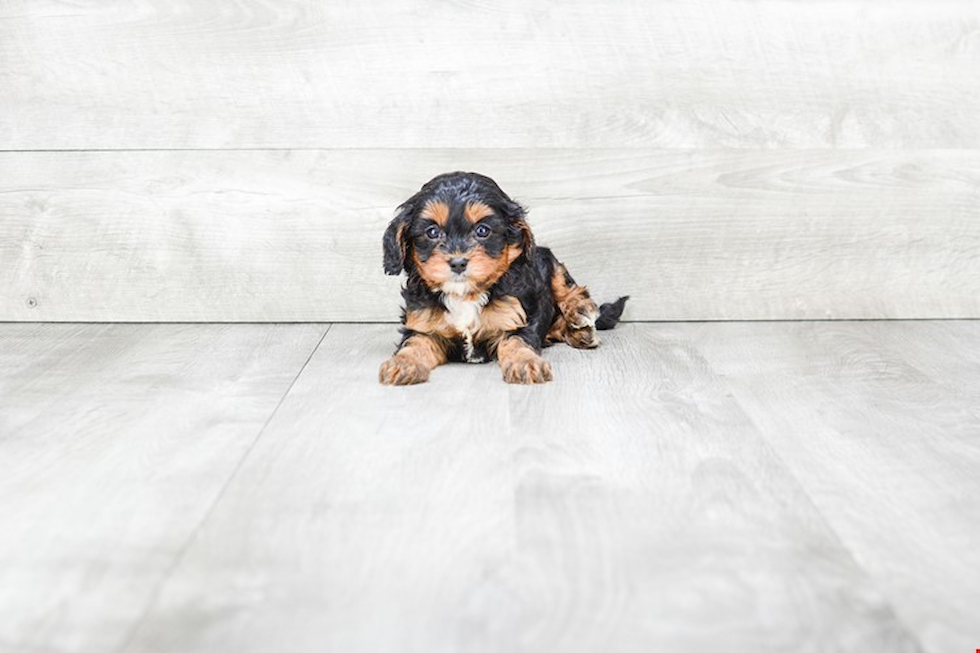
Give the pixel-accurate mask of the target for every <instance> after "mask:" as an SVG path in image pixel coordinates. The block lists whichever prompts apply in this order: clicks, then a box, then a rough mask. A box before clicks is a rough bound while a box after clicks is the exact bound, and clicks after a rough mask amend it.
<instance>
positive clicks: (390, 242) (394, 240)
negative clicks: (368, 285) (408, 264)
mask: <svg viewBox="0 0 980 653" xmlns="http://www.w3.org/2000/svg"><path fill="white" fill-rule="evenodd" d="M414 208H415V207H414V206H412V205H411V204H409V203H406V204H402V205H401V206H399V207H398V213H397V215H395V218H394V219H393V220H392V221H391V223H390V224H389V225H388V228H387V229H385V235H384V238H383V239H382V245H383V247H384V265H385V274H391V275H397V274H399V273H401V271H402V269H404V267H405V249H406V241H405V229H407V228H408V225H409V224H410V223H411V221H412V213H413V212H414Z"/></svg>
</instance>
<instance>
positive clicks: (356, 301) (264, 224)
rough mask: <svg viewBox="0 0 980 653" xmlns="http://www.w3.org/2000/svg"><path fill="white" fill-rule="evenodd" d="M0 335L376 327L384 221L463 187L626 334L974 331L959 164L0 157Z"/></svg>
mask: <svg viewBox="0 0 980 653" xmlns="http://www.w3.org/2000/svg"><path fill="white" fill-rule="evenodd" d="M0 169H2V170H3V171H4V174H3V175H0V279H3V280H4V283H3V284H0V320H13V321H24V320H28V321H42V320H53V321H73V320H76V321H392V320H396V319H397V316H398V304H399V302H400V298H399V294H398V287H399V284H400V281H399V280H397V279H394V278H390V277H385V276H384V275H383V273H382V270H381V234H382V232H383V230H384V228H385V226H386V224H387V222H388V220H389V219H390V218H391V216H392V214H393V209H394V207H395V206H396V205H397V204H399V203H400V202H401V201H403V200H404V199H406V198H407V197H408V196H409V195H410V194H411V193H412V192H414V190H415V189H417V188H418V186H419V185H420V184H421V183H422V182H423V181H425V180H426V179H428V178H429V177H431V176H432V175H434V174H437V173H439V172H444V171H446V170H452V169H474V170H479V171H482V172H485V173H487V174H490V175H491V176H494V177H495V178H497V180H498V181H499V182H500V183H501V185H502V186H503V188H504V189H506V190H507V191H509V192H510V193H511V194H512V195H513V196H514V197H516V198H518V199H519V200H521V201H523V202H524V203H525V204H527V205H528V206H529V207H530V209H531V212H530V222H531V225H532V227H533V228H534V230H535V233H536V235H537V237H538V241H539V242H540V243H542V244H545V245H548V246H550V247H552V248H553V249H554V250H555V252H556V253H557V254H558V256H559V257H560V258H561V259H563V260H564V261H565V262H566V263H567V264H568V266H569V269H570V270H571V272H572V273H573V275H574V276H575V277H576V279H577V280H579V281H580V282H582V283H585V284H587V285H588V286H589V287H590V288H591V289H592V290H593V294H594V295H595V296H596V297H597V298H599V299H600V300H603V301H605V300H608V299H612V298H615V297H618V296H619V295H622V294H629V295H631V296H632V298H633V299H632V300H631V303H630V305H629V306H628V308H627V312H626V319H630V320H714V319H806V318H939V317H945V318H959V317H978V316H980V203H978V201H977V198H978V197H980V150H922V151H892V150H869V151H829V150H809V151H799V152H773V151H743V150H734V151H732V150H712V151H704V152H678V151H671V150H622V149H601V150H564V149H561V150H536V149H535V150H510V149H503V150H455V149H450V150H324V151H305V150H304V151H234V152H232V151H221V152H200V151H166V152H165V151H151V152H32V153H26V152H8V153H0Z"/></svg>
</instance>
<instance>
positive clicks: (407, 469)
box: [125, 325, 918, 653]
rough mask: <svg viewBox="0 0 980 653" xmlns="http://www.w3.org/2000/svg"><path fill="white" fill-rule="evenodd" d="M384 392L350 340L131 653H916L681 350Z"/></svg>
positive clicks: (298, 387)
mask: <svg viewBox="0 0 980 653" xmlns="http://www.w3.org/2000/svg"><path fill="white" fill-rule="evenodd" d="M604 337H605V339H606V344H605V346H604V347H603V348H600V349H599V350H597V351H594V352H581V351H573V350H570V349H568V348H566V347H556V348H553V349H549V350H548V351H547V352H546V356H547V357H548V358H549V359H550V360H551V361H552V363H553V365H554V370H555V377H556V380H555V381H554V382H553V383H551V384H548V385H547V386H543V387H535V388H527V387H509V386H506V385H505V384H503V383H502V382H501V381H500V378H499V371H498V370H497V369H496V368H495V366H492V365H484V366H467V365H462V364H458V365H451V366H448V367H442V368H439V369H437V370H436V371H435V372H434V373H433V375H432V380H431V382H430V383H429V384H426V385H422V386H416V387H411V388H391V387H382V386H380V385H378V384H377V382H376V379H375V373H376V369H377V365H378V364H379V363H380V362H381V360H383V359H384V357H385V356H387V355H388V354H389V353H390V350H391V343H392V340H393V338H394V332H393V329H392V327H390V326H357V325H336V326H334V327H333V328H332V329H331V331H330V332H329V333H328V335H327V337H326V338H325V340H324V341H323V343H322V345H321V347H320V348H319V349H318V350H317V352H316V354H315V355H314V357H313V359H312V360H311V361H310V363H309V365H308V366H307V367H306V368H305V370H304V372H303V374H302V375H301V377H300V379H299V380H298V381H297V383H296V384H295V385H294V387H293V388H292V390H291V392H290V394H289V396H288V397H287V399H286V401H285V402H284V403H283V405H282V406H281V408H280V409H279V411H277V413H276V416H275V418H274V419H273V421H272V422H271V423H270V425H269V427H268V429H267V430H266V431H265V432H264V434H263V436H262V438H261V439H260V440H259V442H258V443H257V445H256V446H255V447H254V448H253V450H252V451H251V453H250V455H249V457H248V460H246V462H245V464H244V465H243V466H242V468H241V470H240V471H239V473H238V474H237V475H236V477H235V479H234V480H233V481H232V482H231V483H230V485H229V487H228V489H227V491H226V492H225V493H224V495H223V497H222V499H221V501H220V503H219V504H218V505H217V506H216V508H215V510H214V511H213V513H212V514H211V517H210V518H209V520H208V522H207V524H205V525H204V527H203V528H202V529H201V530H200V532H199V533H198V536H197V537H196V538H195V541H194V542H193V543H192V544H191V545H190V546H189V547H188V549H187V552H186V555H184V556H183V558H182V559H181V561H180V563H179V565H178V566H177V567H176V568H175V570H174V572H173V574H172V575H171V576H170V577H169V579H168V581H167V582H166V584H165V585H164V586H163V588H162V589H161V591H160V593H159V595H158V598H157V601H156V603H155V604H154V605H153V607H152V608H151V609H150V610H149V611H148V612H147V614H146V617H145V619H144V620H143V621H142V623H141V625H140V626H139V628H138V629H137V630H136V632H135V634H134V637H133V638H132V640H131V641H130V645H129V646H128V647H126V649H125V650H126V651H130V652H134V651H145V652H149V651H174V650H179V651H184V652H186V653H193V652H194V651H210V650H217V649H222V650H236V651H253V650H254V651H262V650H270V649H273V648H275V649H280V648H281V649H288V650H290V651H294V652H297V653H300V652H302V651H345V652H357V651H394V650H398V651H425V652H427V653H428V652H431V651H465V652H470V651H563V652H570V651H596V650H599V649H600V648H601V649H602V650H611V651H649V650H670V651H701V650H705V649H706V648H710V647H712V646H715V645H717V643H718V642H724V644H725V648H726V650H732V651H752V652H759V651H785V650H799V651H828V650H834V651H868V650H888V651H915V650H918V647H917V643H916V640H915V637H914V635H913V634H910V633H909V632H907V631H906V630H905V628H904V627H903V625H902V624H901V622H900V621H898V620H897V619H896V617H895V614H894V613H893V612H892V610H891V608H890V607H889V606H888V604H887V603H885V602H884V601H883V600H882V598H881V596H880V595H879V594H878V592H877V590H876V589H875V588H874V586H873V585H872V584H871V583H869V579H868V578H867V576H866V575H865V574H864V573H863V571H862V570H861V569H860V567H858V566H857V565H856V564H855V562H854V560H853V559H852V558H851V556H850V555H849V553H848V552H847V551H846V550H845V549H843V548H842V547H841V546H840V544H839V542H838V540H837V539H836V536H835V535H834V533H833V532H832V531H831V530H830V529H829V528H828V526H827V524H826V523H825V522H824V520H823V519H822V518H821V517H820V515H819V513H818V512H817V511H816V510H815V509H814V507H813V505H812V504H811V503H810V501H809V500H808V498H807V497H806V495H805V493H804V492H803V491H802V490H801V488H800V486H799V485H798V484H797V483H796V481H795V480H794V479H793V477H792V476H791V475H789V474H788V473H787V472H786V470H785V468H784V467H783V465H782V463H781V461H780V460H779V458H778V457H777V456H775V455H774V454H773V452H772V450H771V449H770V448H769V447H768V445H766V444H765V442H764V441H763V440H762V438H761V437H760V435H759V434H758V433H757V432H756V430H755V427H754V426H753V425H752V423H751V422H750V420H749V419H748V418H747V417H746V416H745V414H744V413H743V412H742V411H741V409H740V408H739V407H738V405H737V403H736V402H735V401H734V400H733V399H731V398H730V397H729V396H727V392H728V389H727V387H726V385H725V383H724V382H723V381H722V379H720V378H719V377H717V376H716V375H715V374H714V373H713V372H712V371H711V370H710V369H709V367H708V366H707V365H706V363H705V362H704V360H703V359H702V358H701V357H700V355H699V354H698V353H697V352H696V351H695V350H694V349H693V348H692V347H691V346H690V343H689V342H688V341H687V340H686V339H685V338H684V337H671V336H665V335H664V332H663V331H662V330H658V329H657V328H652V327H646V326H639V325H626V326H625V327H624V328H623V329H622V330H619V331H615V332H612V333H609V334H606V335H604Z"/></svg>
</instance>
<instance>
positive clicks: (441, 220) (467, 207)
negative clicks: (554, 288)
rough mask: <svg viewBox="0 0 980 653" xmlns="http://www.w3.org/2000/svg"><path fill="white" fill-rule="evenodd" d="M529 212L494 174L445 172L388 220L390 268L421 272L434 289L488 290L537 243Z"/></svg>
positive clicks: (389, 270) (387, 265)
mask: <svg viewBox="0 0 980 653" xmlns="http://www.w3.org/2000/svg"><path fill="white" fill-rule="evenodd" d="M524 214H525V212H524V209H523V208H522V207H521V206H520V205H519V204H518V203H517V202H515V201H514V200H512V199H511V198H510V197H508V196H507V195H506V194H505V193H504V192H503V191H502V190H500V187H499V186H497V184H496V183H495V182H494V181H493V180H492V179H490V178H489V177H484V176H483V175H478V174H474V173H465V172H454V173H449V174H445V175H440V176H439V177H436V178H435V179H433V180H431V181H430V182H428V183H427V184H425V185H424V186H423V187H422V189H421V190H420V191H419V192H418V193H416V194H415V195H414V196H412V197H411V198H409V199H408V200H407V201H406V202H405V203H404V204H402V205H401V206H400V207H399V211H398V214H397V215H396V216H395V219H394V220H392V221H391V224H390V225H388V229H387V231H386V232H385V237H384V253H385V259H384V262H385V272H387V273H388V274H398V273H399V272H401V271H402V270H405V271H406V272H407V273H408V274H410V275H411V274H418V276H419V278H420V279H421V280H422V281H423V282H424V283H425V285H426V286H427V287H428V288H429V289H430V290H432V291H434V292H442V293H446V294H451V295H459V296H470V295H474V294H478V293H481V292H484V291H485V290H487V289H489V288H490V287H491V286H493V284H495V283H496V282H497V281H498V280H499V279H500V277H502V276H503V275H504V273H505V272H506V271H507V270H508V268H509V267H510V265H511V264H512V263H513V262H514V261H515V260H517V258H518V257H520V255H521V254H522V253H523V252H525V251H527V250H529V249H530V248H531V247H532V246H533V237H532V236H531V231H530V229H529V228H528V226H527V223H526V222H525V221H524Z"/></svg>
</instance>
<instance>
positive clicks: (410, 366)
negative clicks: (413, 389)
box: [378, 356, 429, 385]
mask: <svg viewBox="0 0 980 653" xmlns="http://www.w3.org/2000/svg"><path fill="white" fill-rule="evenodd" d="M378 380H379V381H381V383H383V384H384V385H414V384H416V383H425V382H426V381H428V380H429V368H428V367H426V366H425V365H422V364H421V363H416V362H415V361H413V360H408V359H407V358H404V357H398V356H392V357H391V358H389V359H388V360H386V361H385V362H384V363H382V364H381V369H380V370H379V371H378Z"/></svg>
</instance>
